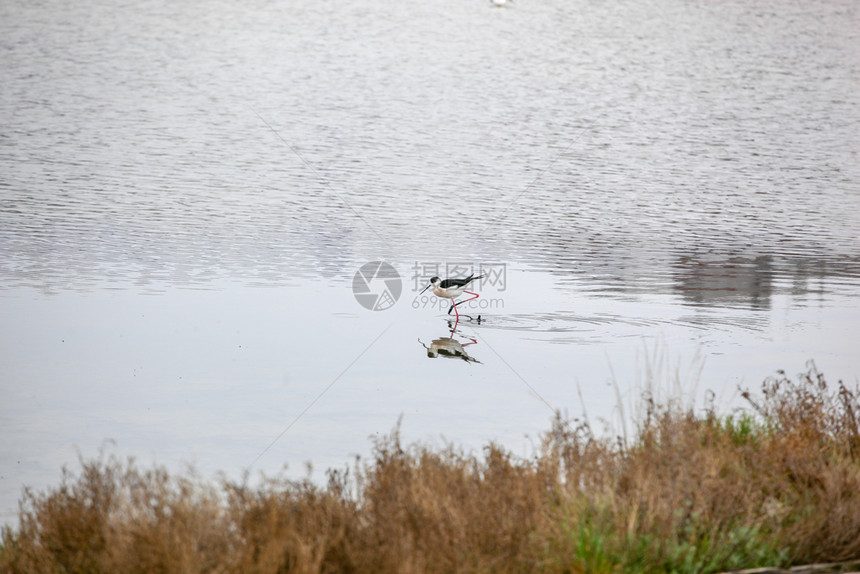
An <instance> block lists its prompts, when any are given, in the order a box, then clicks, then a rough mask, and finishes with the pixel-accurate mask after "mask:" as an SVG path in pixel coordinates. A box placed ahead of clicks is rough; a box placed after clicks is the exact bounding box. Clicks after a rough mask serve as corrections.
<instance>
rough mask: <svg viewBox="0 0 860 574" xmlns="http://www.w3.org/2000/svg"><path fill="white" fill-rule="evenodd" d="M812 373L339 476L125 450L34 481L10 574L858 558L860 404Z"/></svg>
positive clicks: (379, 453)
mask: <svg viewBox="0 0 860 574" xmlns="http://www.w3.org/2000/svg"><path fill="white" fill-rule="evenodd" d="M858 397H860V394H858V392H857V390H850V389H848V388H847V387H846V386H845V385H843V384H842V383H841V382H839V383H838V384H836V385H835V386H831V385H828V383H827V382H826V381H825V379H824V377H823V376H822V375H821V374H820V373H818V372H817V371H816V370H815V368H814V367H811V368H810V370H809V371H808V372H807V373H804V374H802V375H800V376H798V377H796V378H794V379H792V378H789V377H787V376H785V374H784V373H779V374H778V375H777V376H775V377H771V378H768V379H767V380H765V381H764V383H763V384H762V386H761V389H759V390H757V391H756V392H754V393H753V392H745V393H744V398H745V399H746V400H747V404H748V407H747V408H746V409H743V410H739V411H737V412H735V413H733V414H732V415H718V414H717V413H715V412H705V413H703V414H694V413H693V412H690V411H687V410H684V409H681V408H679V407H678V406H676V405H673V404H656V403H654V402H652V401H645V406H644V407H643V408H644V412H643V413H641V414H640V420H639V422H638V425H637V426H638V428H637V432H636V433H635V438H633V440H631V441H627V442H625V441H622V440H619V439H617V438H614V437H599V436H596V435H595V434H594V433H593V432H592V429H591V428H590V427H589V426H588V425H587V424H585V423H582V422H581V421H577V420H565V419H563V418H561V417H559V416H557V417H556V418H555V420H554V421H553V422H552V425H551V428H550V430H549V431H547V432H546V433H545V434H544V435H543V437H542V441H541V445H540V448H539V449H538V451H537V452H536V453H535V454H534V455H533V456H531V457H529V458H520V457H516V456H514V455H513V454H512V453H510V452H509V451H508V450H506V449H505V448H503V447H502V446H500V445H497V444H490V445H487V446H486V447H485V448H484V450H483V452H482V453H480V454H474V453H466V452H464V451H462V450H461V449H458V448H456V447H454V446H450V445H449V446H447V447H444V448H433V447H429V446H426V445H421V444H415V445H404V444H402V443H401V440H400V437H399V433H398V431H397V429H395V430H394V431H393V432H392V433H391V434H390V435H389V436H387V437H384V438H382V439H379V440H377V441H375V443H374V448H373V455H372V457H371V459H370V460H368V461H365V462H363V463H359V462H356V465H355V466H354V467H353V468H344V469H340V470H330V471H328V484H326V485H324V486H321V485H316V484H313V483H311V482H310V481H307V480H303V481H294V480H286V479H280V478H274V479H269V480H266V481H265V482H264V483H263V484H262V485H260V486H255V487H250V486H248V484H247V481H246V482H231V481H228V480H222V481H221V482H219V483H213V482H212V481H206V480H203V479H201V478H200V477H196V476H194V475H182V476H177V475H171V474H170V473H168V472H167V471H166V470H164V469H163V468H152V469H141V468H138V467H137V466H136V465H135V464H134V462H133V461H123V460H119V459H117V458H107V459H98V460H92V461H83V462H82V470H81V471H80V473H77V474H72V473H69V472H67V471H64V475H63V479H62V482H61V484H60V485H59V486H57V487H55V488H52V489H49V490H48V491H47V492H44V493H35V492H26V493H25V496H24V498H23V499H22V501H21V511H20V513H19V527H18V528H16V529H13V528H10V527H4V528H3V530H2V547H0V572H10V573H19V572H20V573H30V572H40V573H48V572H88V573H98V572H111V573H119V572H129V573H132V572H224V573H232V572H236V573H239V572H258V573H269V572H271V573H280V572H308V573H311V572H355V573H363V572H374V573H387V572H397V573H410V572H440V573H442V572H488V573H489V572H493V573H497V572H512V573H513V572H517V573H520V572H522V573H525V572H547V573H565V572H570V573H576V572H720V571H724V570H731V569H740V568H751V567H756V566H782V567H785V566H789V565H791V564H801V563H811V562H837V561H845V560H850V559H858V558H860V420H858V419H860V402H858Z"/></svg>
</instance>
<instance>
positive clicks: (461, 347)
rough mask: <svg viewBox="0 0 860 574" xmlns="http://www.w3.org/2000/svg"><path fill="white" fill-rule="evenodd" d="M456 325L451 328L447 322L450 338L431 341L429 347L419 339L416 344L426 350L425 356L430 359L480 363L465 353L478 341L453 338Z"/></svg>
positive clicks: (468, 338) (466, 338) (467, 338)
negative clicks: (419, 344)
mask: <svg viewBox="0 0 860 574" xmlns="http://www.w3.org/2000/svg"><path fill="white" fill-rule="evenodd" d="M458 323H459V321H458V322H457V323H454V325H453V327H452V326H451V322H450V321H449V322H448V327H450V328H451V332H450V336H448V337H439V338H438V339H433V341H432V342H431V343H430V345H429V346H428V345H425V344H424V342H423V341H421V339H418V342H419V343H421V346H422V347H424V348H425V349H426V350H427V356H428V357H429V358H431V359H437V358H439V357H444V358H446V359H462V360H464V361H466V362H467V363H480V362H481V361H479V360H478V359H476V358H475V357H473V356H471V355H470V354H469V353H467V352H466V347H468V346H469V345H475V344H477V342H478V341H477V340H476V339H473V338H472V337H464V338H463V339H462V340H457V339H456V338H455V337H454V335H455V334H456V333H457V325H458ZM464 341H468V342H464Z"/></svg>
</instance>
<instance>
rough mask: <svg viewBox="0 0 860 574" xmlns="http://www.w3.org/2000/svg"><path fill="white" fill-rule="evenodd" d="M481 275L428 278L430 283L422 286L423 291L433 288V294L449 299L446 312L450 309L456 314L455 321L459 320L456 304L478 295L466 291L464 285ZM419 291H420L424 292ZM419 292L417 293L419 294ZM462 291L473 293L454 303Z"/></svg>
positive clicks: (469, 292)
mask: <svg viewBox="0 0 860 574" xmlns="http://www.w3.org/2000/svg"><path fill="white" fill-rule="evenodd" d="M483 277H484V276H483V275H478V276H477V277H475V275H474V274H472V275H469V276H468V277H466V278H465V279H445V280H444V281H443V280H442V279H439V278H438V277H432V278H430V285H428V286H427V287H425V288H424V291H426V290H427V289H429V288H430V287H432V288H433V294H434V295H436V296H437V297H442V298H444V299H450V300H451V307H449V308H448V314H449V315H450V314H451V309H453V310H454V312H455V313H456V314H457V321H459V320H460V312H459V311H458V310H457V305H459V304H460V303H466V302H467V301H471V300H472V299H477V298H478V297H479V296H480V295H478V294H477V293H472V292H471V291H466V286H467V285H468V284H469V283H471V282H472V281H477V280H478V279H482V278H483ZM424 291H421V293H424ZM421 293H419V295H420V294H421ZM463 293H468V294H469V295H474V297H469V298H468V299H463V300H462V301H460V302H458V303H454V299H456V298H457V297H459V296H460V295H462V294H463Z"/></svg>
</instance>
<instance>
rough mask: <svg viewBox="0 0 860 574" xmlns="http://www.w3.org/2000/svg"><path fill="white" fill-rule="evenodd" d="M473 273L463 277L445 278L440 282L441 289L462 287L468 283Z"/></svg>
mask: <svg viewBox="0 0 860 574" xmlns="http://www.w3.org/2000/svg"><path fill="white" fill-rule="evenodd" d="M474 276H475V275H474V274H472V275H469V276H468V277H466V278H465V279H445V280H444V281H442V283H440V286H441V287H442V289H450V288H451V287H462V286H463V285H468V283H469V281H471V280H472V277H474Z"/></svg>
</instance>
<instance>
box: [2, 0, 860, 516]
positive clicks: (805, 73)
mask: <svg viewBox="0 0 860 574" xmlns="http://www.w3.org/2000/svg"><path fill="white" fill-rule="evenodd" d="M858 31H860V15H858V9H857V6H856V3H854V2H853V1H849V0H842V1H840V0H837V1H835V2H828V3H819V2H805V1H801V0H795V1H788V2H783V3H779V4H773V5H769V4H768V5H762V4H761V3H749V2H719V3H701V2H693V1H683V0H646V1H641V0H636V1H633V0H630V1H624V0H616V1H610V2H591V1H585V2H567V1H562V0H545V1H538V0H521V1H520V0H518V1H517V2H516V3H515V4H514V5H510V6H508V7H506V8H503V9H499V8H494V7H492V6H491V4H490V3H489V2H485V1H484V0H429V1H425V2H412V3H403V2H401V3H391V2H384V1H382V0H358V1H356V2H350V3H338V2H299V1H294V0H284V1H265V2H264V1H254V0H252V1H251V2H243V3H238V2H229V1H226V0H225V1H218V0H200V1H192V2H182V3H171V2H166V1H164V0H143V1H135V2H130V3H121V2H108V1H106V0H94V1H91V2H86V3H73V4H69V3H62V2H58V1H56V0H44V1H36V2H24V1H22V0H10V1H7V2H4V3H3V4H2V5H0V54H2V56H0V95H1V96H2V97H0V385H2V388H0V390H2V395H3V397H4V399H3V401H2V402H0V429H2V431H0V432H2V436H3V440H2V441H0V513H2V520H3V521H4V522H9V521H12V520H13V519H14V514H15V508H16V500H17V499H18V497H19V496H20V491H21V488H22V486H23V485H25V484H29V485H33V486H36V487H44V486H46V485H49V484H56V483H57V481H58V477H59V469H60V467H61V465H63V464H64V463H70V464H72V465H74V462H75V459H76V457H77V453H80V454H81V455H82V456H84V457H92V456H94V455H96V454H97V452H98V450H99V448H100V447H102V446H103V445H105V444H106V443H105V441H113V442H111V443H108V444H109V446H107V447H106V448H108V451H109V452H115V453H117V454H119V455H121V456H127V455H131V456H136V457H137V458H138V459H139V460H141V461H142V462H144V463H147V464H148V463H150V462H153V461H154V462H157V463H163V464H167V465H169V466H171V467H172V468H181V465H182V464H183V463H184V462H188V463H192V464H195V465H196V466H197V467H198V468H199V469H200V470H201V471H202V472H204V473H206V474H210V473H213V472H215V471H217V470H223V471H225V472H226V473H228V474H229V475H231V476H238V475H239V473H240V472H241V471H242V469H245V468H249V467H250V468H251V469H252V471H253V472H256V471H261V470H263V471H267V472H275V471H277V470H278V469H280V468H282V466H283V465H284V464H287V465H289V472H290V473H296V474H302V473H304V472H305V471H304V468H303V464H304V462H305V461H308V460H311V461H313V462H314V464H315V466H316V468H317V469H318V470H317V471H316V474H317V475H319V474H320V470H321V469H323V468H325V467H328V466H340V465H342V464H345V463H347V462H349V460H350V456H351V455H353V454H361V455H366V454H367V452H368V450H369V445H370V443H369V441H368V437H369V436H374V435H377V434H380V433H386V432H388V431H390V430H391V429H392V427H393V426H394V424H395V423H396V421H397V420H398V417H400V416H401V415H402V417H403V422H402V431H403V434H404V436H405V438H406V439H407V440H416V439H422V440H430V441H437V442H441V441H442V440H451V441H454V442H457V443H461V444H464V445H466V446H467V447H469V448H479V447H480V446H481V445H482V444H485V443H486V442H487V441H489V440H498V441H501V442H502V443H504V444H506V445H508V446H509V447H510V448H512V449H513V450H514V451H515V452H517V453H521V454H527V453H528V452H530V449H531V445H532V444H533V442H534V440H535V437H536V436H537V435H538V434H539V433H540V432H541V431H542V430H544V429H546V428H547V427H548V421H549V418H550V417H551V415H552V411H553V410H554V409H560V410H562V411H566V412H568V413H569V414H570V415H571V416H577V417H584V416H587V417H589V420H591V421H592V423H593V424H595V425H596V426H601V425H607V426H611V427H612V430H613V432H618V433H619V434H620V433H624V432H631V428H632V427H631V426H630V422H629V421H630V418H631V416H632V415H633V412H635V408H636V402H637V400H638V397H639V396H640V393H641V392H642V391H643V390H644V389H647V388H651V389H652V390H653V391H654V392H657V393H661V394H662V395H663V396H673V397H681V399H682V400H684V401H687V402H689V404H693V405H701V402H702V399H703V397H704V395H705V392H706V391H708V390H710V391H712V392H713V393H714V394H715V396H716V400H717V402H718V403H719V404H720V405H723V407H724V408H726V409H728V408H731V407H732V406H733V405H736V404H737V400H738V398H737V387H738V385H748V386H752V387H756V386H757V385H758V383H759V382H760V381H761V380H762V379H763V378H764V377H766V376H768V375H769V374H772V373H773V372H774V371H775V370H776V369H780V368H782V369H785V370H786V371H787V372H789V373H795V372H799V371H802V370H804V369H805V368H806V361H807V360H814V361H815V362H816V364H817V365H818V367H819V368H820V369H821V370H822V371H824V372H825V374H826V375H827V377H828V378H829V379H831V380H834V379H838V378H841V379H843V380H845V381H846V382H856V381H857V380H858V377H860V360H858V357H860V353H858V344H857V336H856V333H857V328H858V326H860V231H858V230H860V173H858V171H860V168H858V166H860V157H858V152H860V137H858V136H860V32H858ZM376 260H384V261H387V262H389V263H391V264H392V265H393V266H394V267H395V269H396V270H397V271H398V273H399V275H400V277H401V279H402V287H403V292H402V294H401V295H400V297H399V300H398V301H397V302H396V304H395V305H394V306H393V307H391V308H390V309H387V310H385V311H378V312H373V311H368V310H366V309H364V308H362V307H361V306H360V305H359V304H358V302H357V301H356V299H355V298H354V297H353V292H352V288H353V278H354V275H355V273H356V271H357V270H358V269H359V267H360V266H362V265H363V264H364V263H367V262H369V261H376ZM472 269H474V270H475V271H479V270H481V269H483V270H485V271H487V272H488V273H490V277H488V278H487V280H485V281H484V282H483V283H482V284H480V285H479V286H478V287H479V291H480V292H481V294H482V299H479V300H478V301H479V302H480V303H481V306H479V307H474V308H473V309H471V310H465V311H466V312H468V313H469V314H470V315H472V316H473V317H476V315H478V314H480V315H481V317H482V321H481V323H480V324H479V323H477V321H464V322H461V323H460V324H459V326H458V329H457V331H456V333H455V334H454V335H453V337H452V336H451V333H450V330H449V326H448V322H447V316H446V315H445V311H446V310H447V307H445V306H441V307H440V306H439V305H438V304H436V305H434V304H433V301H432V300H430V299H425V298H422V297H420V296H418V291H420V290H421V289H422V288H423V287H424V286H425V284H426V281H427V279H429V277H430V276H431V275H433V274H437V273H438V274H443V275H444V274H446V270H447V272H448V273H450V274H452V275H456V274H459V273H461V272H462V273H468V272H469V271H470V270H472ZM370 287H371V289H372V290H373V291H374V292H377V291H380V290H381V289H382V285H381V284H380V283H379V282H374V283H371V286H370ZM425 295H426V294H425ZM452 339H453V340H452ZM428 349H429V351H428ZM428 353H429V354H430V355H437V356H436V357H435V358H433V357H429V356H428ZM446 354H447V355H448V356H446ZM282 433H283V434H282Z"/></svg>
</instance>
